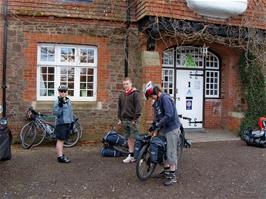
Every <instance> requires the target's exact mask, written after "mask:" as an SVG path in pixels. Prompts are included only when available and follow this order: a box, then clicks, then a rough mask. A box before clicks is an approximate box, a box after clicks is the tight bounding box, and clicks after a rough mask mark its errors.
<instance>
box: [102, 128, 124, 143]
mask: <svg viewBox="0 0 266 199" xmlns="http://www.w3.org/2000/svg"><path fill="white" fill-rule="evenodd" d="M103 141H104V142H107V143H108V144H109V145H119V146H124V145H126V144H127V141H126V139H125V138H124V137H123V136H122V135H120V134H118V133H117V132H115V131H114V130H112V131H109V132H108V133H107V134H106V135H105V136H104V138H103Z"/></svg>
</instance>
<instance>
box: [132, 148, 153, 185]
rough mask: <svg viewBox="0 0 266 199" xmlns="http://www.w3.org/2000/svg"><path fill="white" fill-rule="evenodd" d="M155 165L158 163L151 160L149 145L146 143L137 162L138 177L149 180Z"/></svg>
mask: <svg viewBox="0 0 266 199" xmlns="http://www.w3.org/2000/svg"><path fill="white" fill-rule="evenodd" d="M155 167H156V164H155V163H152V162H151V158H150V151H149V145H148V144H145V145H144V146H143V147H142V149H141V150H140V152H139V156H138V159H137V163H136V174H137V177H138V178H139V179H140V180H142V181H144V180H147V179H148V178H149V177H150V176H151V175H152V173H153V172H154V170H155Z"/></svg>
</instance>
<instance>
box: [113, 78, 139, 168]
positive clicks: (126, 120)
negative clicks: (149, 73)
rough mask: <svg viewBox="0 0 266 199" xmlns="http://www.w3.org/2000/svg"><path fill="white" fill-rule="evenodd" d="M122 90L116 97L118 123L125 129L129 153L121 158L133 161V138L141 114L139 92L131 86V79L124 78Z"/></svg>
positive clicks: (136, 131)
mask: <svg viewBox="0 0 266 199" xmlns="http://www.w3.org/2000/svg"><path fill="white" fill-rule="evenodd" d="M123 88H124V90H123V91H122V92H121V93H120V95H119V99H118V115H117V117H118V119H119V121H118V124H122V126H123V128H124V130H125V137H126V139H127V140H128V141H127V143H128V151H129V155H128V156H127V158H126V159H124V160H123V162H124V163H130V162H134V161H135V158H134V146H135V138H136V136H137V135H138V134H139V130H138V126H139V118H140V115H141V99H140V92H139V91H138V90H137V89H136V88H134V87H132V81H131V79H129V78H125V79H124V81H123Z"/></svg>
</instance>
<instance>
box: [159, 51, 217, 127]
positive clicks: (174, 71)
mask: <svg viewBox="0 0 266 199" xmlns="http://www.w3.org/2000/svg"><path fill="white" fill-rule="evenodd" d="M162 87H163V90H164V92H166V93H168V94H170V95H171V96H172V97H173V98H174V99H175V102H176V106H177V110H178V113H179V114H181V115H183V116H185V117H189V118H191V119H192V120H191V121H190V122H188V121H187V120H182V123H183V125H184V127H185V128H202V127H203V126H204V122H205V121H204V101H205V99H206V98H220V60H219V58H218V57H217V55H215V54H214V53H213V52H210V51H208V52H207V53H204V52H203V50H202V47H194V46H182V47H180V46H178V47H172V48H169V49H166V50H165V51H164V52H163V65H162Z"/></svg>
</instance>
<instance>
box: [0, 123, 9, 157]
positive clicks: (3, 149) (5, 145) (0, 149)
mask: <svg viewBox="0 0 266 199" xmlns="http://www.w3.org/2000/svg"><path fill="white" fill-rule="evenodd" d="M11 143H12V134H11V131H10V129H9V128H8V126H7V120H6V119H4V118H2V119H0V160H10V159H11Z"/></svg>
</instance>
